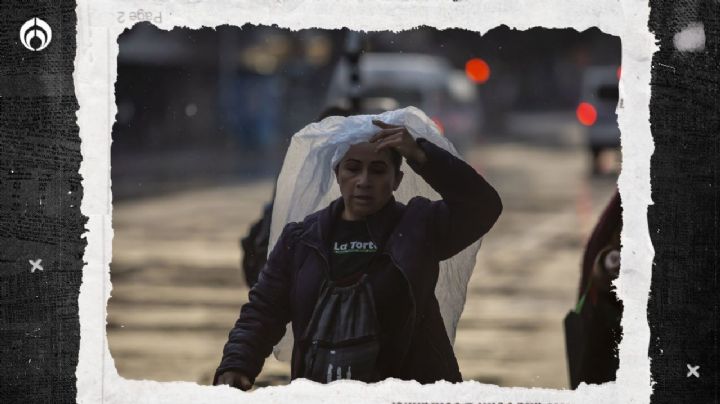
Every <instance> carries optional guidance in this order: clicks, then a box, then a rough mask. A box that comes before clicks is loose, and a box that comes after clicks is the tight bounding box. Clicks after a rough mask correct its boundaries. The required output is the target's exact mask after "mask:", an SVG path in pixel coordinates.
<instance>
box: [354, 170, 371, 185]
mask: <svg viewBox="0 0 720 404" xmlns="http://www.w3.org/2000/svg"><path fill="white" fill-rule="evenodd" d="M357 185H358V186H368V185H370V175H369V173H368V172H367V170H363V172H362V173H360V176H359V177H358V182H357Z"/></svg>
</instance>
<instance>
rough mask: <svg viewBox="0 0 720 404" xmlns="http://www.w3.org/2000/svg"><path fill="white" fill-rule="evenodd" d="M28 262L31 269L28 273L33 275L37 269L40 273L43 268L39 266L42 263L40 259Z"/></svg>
mask: <svg viewBox="0 0 720 404" xmlns="http://www.w3.org/2000/svg"><path fill="white" fill-rule="evenodd" d="M28 261H29V262H30V264H31V265H32V269H30V272H32V273H35V270H36V269H39V270H41V271H42V270H43V267H42V266H40V263H41V262H42V260H41V259H40V258H38V259H37V260H35V261H33V260H28Z"/></svg>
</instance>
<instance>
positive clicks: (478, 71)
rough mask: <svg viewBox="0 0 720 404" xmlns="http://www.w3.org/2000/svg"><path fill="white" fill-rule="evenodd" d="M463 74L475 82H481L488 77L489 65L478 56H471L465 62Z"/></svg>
mask: <svg viewBox="0 0 720 404" xmlns="http://www.w3.org/2000/svg"><path fill="white" fill-rule="evenodd" d="M465 74H466V75H467V76H468V78H469V79H470V80H472V81H474V82H475V83H478V84H482V83H484V82H486V81H488V79H489V78H490V66H489V65H488V64H487V62H486V61H484V60H482V59H480V58H472V59H470V60H468V61H467V63H465Z"/></svg>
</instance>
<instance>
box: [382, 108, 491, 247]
mask: <svg viewBox="0 0 720 404" xmlns="http://www.w3.org/2000/svg"><path fill="white" fill-rule="evenodd" d="M373 123H374V124H375V125H377V126H378V127H380V128H381V129H382V130H381V131H380V132H379V133H378V134H376V135H375V136H373V137H372V138H371V139H370V142H374V143H377V144H378V146H377V149H378V150H381V149H383V148H386V147H392V148H394V149H395V150H397V151H398V152H399V153H400V154H402V155H403V157H405V159H406V160H407V162H408V165H410V167H411V168H412V169H413V170H414V171H415V172H416V173H418V175H420V176H421V177H422V178H423V179H424V180H425V181H426V182H427V183H428V184H429V185H430V186H431V187H432V188H433V189H434V190H435V191H437V192H438V193H439V194H440V196H441V197H442V200H440V201H435V202H432V204H431V214H430V218H429V220H430V221H431V223H429V226H430V233H431V237H432V238H433V245H434V246H435V251H436V255H437V257H438V259H439V260H445V259H448V258H450V257H452V256H453V255H455V254H457V253H458V252H460V251H462V250H463V249H464V248H465V247H467V246H469V245H470V244H472V243H473V242H475V241H476V240H478V239H479V238H480V237H482V236H483V235H484V234H485V233H487V232H488V231H489V230H490V228H491V227H492V226H493V225H494V224H495V222H496V221H497V219H498V217H499V216H500V213H501V212H502V202H501V201H500V196H499V195H498V194H497V192H496V191H495V189H494V188H493V187H492V186H491V185H490V184H488V183H487V181H485V179H484V178H483V177H482V176H481V175H480V174H478V173H477V172H476V171H475V169H473V168H472V167H470V166H469V165H468V164H467V163H465V162H464V161H462V160H460V159H458V158H457V157H455V156H453V155H452V154H451V153H450V152H448V151H446V150H444V149H442V148H440V147H438V146H436V145H435V144H433V143H431V142H429V141H427V140H425V139H422V138H419V139H417V141H415V140H414V139H413V138H412V136H411V135H410V133H408V131H407V129H406V128H405V127H403V126H393V125H388V124H386V123H384V122H380V121H374V122H373Z"/></svg>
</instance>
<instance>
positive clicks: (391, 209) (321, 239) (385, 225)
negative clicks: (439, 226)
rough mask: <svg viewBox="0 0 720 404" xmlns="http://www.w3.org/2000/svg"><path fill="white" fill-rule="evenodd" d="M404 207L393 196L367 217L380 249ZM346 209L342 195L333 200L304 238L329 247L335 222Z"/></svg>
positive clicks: (370, 230) (326, 247)
mask: <svg viewBox="0 0 720 404" xmlns="http://www.w3.org/2000/svg"><path fill="white" fill-rule="evenodd" d="M403 208H404V205H403V204H402V203H399V202H397V201H396V200H395V197H392V196H391V197H390V200H389V201H388V202H387V203H386V204H385V206H383V207H382V208H380V210H379V211H377V212H375V213H373V214H372V215H370V216H368V217H367V218H366V219H365V221H366V223H367V225H368V231H369V232H370V238H372V240H373V241H374V242H375V243H376V244H377V245H378V247H379V249H380V251H382V250H383V249H384V248H385V247H386V246H385V244H386V242H387V241H388V238H389V237H390V235H391V233H392V231H393V229H394V228H395V225H396V224H397V222H398V220H399V219H400V216H401V215H402V211H403ZM344 209H345V202H344V201H343V198H342V197H339V198H337V199H335V200H334V201H332V202H331V203H330V205H329V206H328V207H327V208H325V209H322V210H320V211H319V212H318V213H317V220H315V221H314V222H313V223H312V224H311V225H310V227H309V228H308V230H307V231H306V232H304V234H303V238H305V239H306V240H307V241H309V242H311V243H312V244H314V245H315V246H316V247H318V248H320V249H321V250H323V251H326V250H327V249H329V245H330V237H331V235H332V227H333V224H334V223H336V222H337V221H338V220H339V219H340V215H341V214H342V212H343V210H344Z"/></svg>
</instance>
